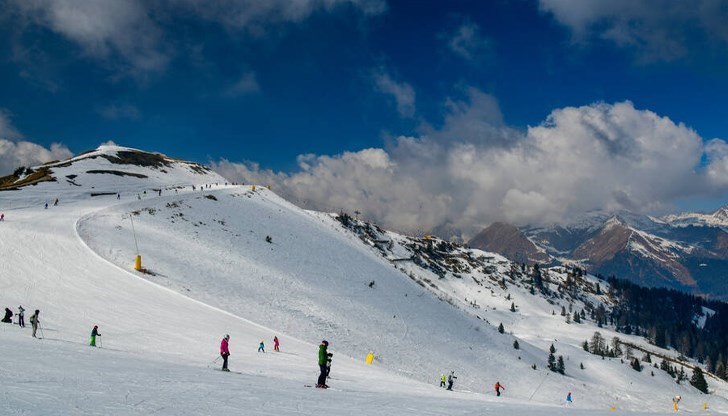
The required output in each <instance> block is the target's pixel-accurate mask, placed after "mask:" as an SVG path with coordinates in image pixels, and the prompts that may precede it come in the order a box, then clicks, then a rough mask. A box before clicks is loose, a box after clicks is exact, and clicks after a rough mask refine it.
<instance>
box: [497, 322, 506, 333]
mask: <svg viewBox="0 0 728 416" xmlns="http://www.w3.org/2000/svg"><path fill="white" fill-rule="evenodd" d="M505 331H506V330H505V328H503V323H502V322H501V323H500V324H499V325H498V332H500V333H501V334H502V333H504V332H505Z"/></svg>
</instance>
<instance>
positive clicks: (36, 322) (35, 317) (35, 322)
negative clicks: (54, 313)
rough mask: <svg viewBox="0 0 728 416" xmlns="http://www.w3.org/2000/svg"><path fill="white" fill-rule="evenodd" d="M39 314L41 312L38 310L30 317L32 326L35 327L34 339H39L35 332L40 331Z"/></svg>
mask: <svg viewBox="0 0 728 416" xmlns="http://www.w3.org/2000/svg"><path fill="white" fill-rule="evenodd" d="M39 314H40V311H39V310H38V309H36V310H35V313H33V314H32V315H30V326H32V327H33V338H38V337H36V336H35V331H37V330H38V325H39V324H40V320H38V315H39Z"/></svg>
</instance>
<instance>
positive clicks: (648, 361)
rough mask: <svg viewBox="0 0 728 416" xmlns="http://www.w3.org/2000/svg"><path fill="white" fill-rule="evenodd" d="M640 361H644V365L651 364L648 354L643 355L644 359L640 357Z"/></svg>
mask: <svg viewBox="0 0 728 416" xmlns="http://www.w3.org/2000/svg"><path fill="white" fill-rule="evenodd" d="M642 361H644V362H646V363H652V357H651V356H650V353H649V352H648V353H647V354H645V356H644V357H642Z"/></svg>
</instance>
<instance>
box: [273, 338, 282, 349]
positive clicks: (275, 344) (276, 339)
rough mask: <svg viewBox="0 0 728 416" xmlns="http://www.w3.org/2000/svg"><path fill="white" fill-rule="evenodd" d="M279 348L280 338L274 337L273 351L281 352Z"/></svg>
mask: <svg viewBox="0 0 728 416" xmlns="http://www.w3.org/2000/svg"><path fill="white" fill-rule="evenodd" d="M279 346H280V343H279V342H278V337H277V336H275V337H273V351H278V352H280V351H281V350H280V349H278V347H279Z"/></svg>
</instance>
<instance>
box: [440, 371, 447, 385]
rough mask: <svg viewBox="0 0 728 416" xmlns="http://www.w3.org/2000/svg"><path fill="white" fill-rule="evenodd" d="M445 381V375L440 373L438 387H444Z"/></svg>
mask: <svg viewBox="0 0 728 416" xmlns="http://www.w3.org/2000/svg"><path fill="white" fill-rule="evenodd" d="M446 381H447V377H445V374H441V375H440V387H442V388H443V389H444V388H445V382H446Z"/></svg>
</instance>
